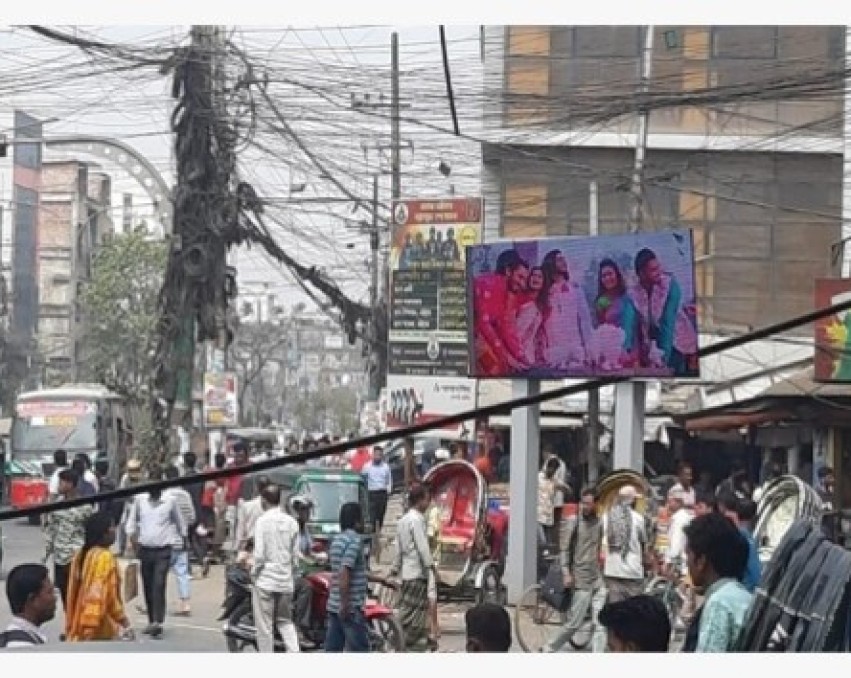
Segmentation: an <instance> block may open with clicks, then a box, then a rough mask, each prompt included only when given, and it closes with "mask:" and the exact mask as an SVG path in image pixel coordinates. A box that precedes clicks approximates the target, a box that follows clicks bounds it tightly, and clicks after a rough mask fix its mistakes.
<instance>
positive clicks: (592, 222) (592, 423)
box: [588, 181, 600, 484]
mask: <svg viewBox="0 0 851 678" xmlns="http://www.w3.org/2000/svg"><path fill="white" fill-rule="evenodd" d="M598 207H599V203H598V197H597V182H596V181H592V182H591V183H590V184H589V186H588V215H589V219H588V234H589V235H592V236H595V235H599V234H600V220H599V210H598ZM599 475H600V389H599V388H592V389H590V390H589V391H588V482H589V483H592V484H594V483H596V482H597V478H598V476H599Z"/></svg>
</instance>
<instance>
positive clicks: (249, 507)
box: [236, 475, 272, 551]
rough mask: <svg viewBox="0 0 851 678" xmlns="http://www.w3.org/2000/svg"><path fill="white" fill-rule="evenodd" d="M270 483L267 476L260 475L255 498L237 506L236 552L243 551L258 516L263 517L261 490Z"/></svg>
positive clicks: (251, 534) (252, 532) (252, 534)
mask: <svg viewBox="0 0 851 678" xmlns="http://www.w3.org/2000/svg"><path fill="white" fill-rule="evenodd" d="M271 484H272V481H271V480H270V479H269V476H267V475H262V476H260V477H259V478H257V496H256V497H254V498H253V499H250V500H248V501H244V502H242V503H241V504H240V506H239V516H238V518H237V521H236V527H237V529H236V548H237V551H244V550H245V545H246V544H247V543H248V540H249V539H251V538H252V537H253V536H254V528H255V527H256V525H257V521H258V519H259V518H260V516H262V515H263V510H264V509H263V490H265V489H266V488H267V487H269V485H271Z"/></svg>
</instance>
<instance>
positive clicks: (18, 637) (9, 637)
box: [0, 629, 44, 648]
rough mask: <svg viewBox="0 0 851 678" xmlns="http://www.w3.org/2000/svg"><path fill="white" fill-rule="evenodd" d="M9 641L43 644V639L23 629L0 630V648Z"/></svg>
mask: <svg viewBox="0 0 851 678" xmlns="http://www.w3.org/2000/svg"><path fill="white" fill-rule="evenodd" d="M9 643H28V644H30V645H44V641H43V640H42V639H41V638H39V637H38V636H34V635H33V634H32V633H30V632H29V631H24V630H23V629H9V630H8V631H3V632H0V648H5V647H6V646H7V645H8V644H9Z"/></svg>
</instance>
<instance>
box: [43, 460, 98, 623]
mask: <svg viewBox="0 0 851 678" xmlns="http://www.w3.org/2000/svg"><path fill="white" fill-rule="evenodd" d="M78 483H79V477H78V476H77V473H76V472H75V471H72V470H71V469H63V470H62V471H60V472H59V484H58V487H57V493H58V498H61V499H77V497H79V494H78V490H77V484H78ZM92 513H94V507H92V506H89V505H85V506H75V507H74V508H68V509H63V510H61V511H53V512H52V513H48V514H47V517H46V518H45V521H44V533H45V544H44V562H45V563H46V562H47V561H48V559H49V558H51V557H52V558H53V581H54V582H55V583H56V588H58V589H59V594H60V595H61V597H62V609H65V603H66V601H67V598H68V573H69V571H70V569H71V561H72V560H73V559H74V554H75V553H77V551H78V550H80V549H81V548H82V547H83V542H84V541H85V538H86V530H85V524H86V520H87V519H88V517H89V516H90V515H92Z"/></svg>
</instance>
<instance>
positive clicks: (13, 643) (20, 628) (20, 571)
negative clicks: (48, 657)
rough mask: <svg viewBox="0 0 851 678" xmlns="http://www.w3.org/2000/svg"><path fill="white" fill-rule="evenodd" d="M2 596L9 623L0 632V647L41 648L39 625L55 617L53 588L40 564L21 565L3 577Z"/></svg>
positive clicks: (41, 639)
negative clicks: (7, 604)
mask: <svg viewBox="0 0 851 678" xmlns="http://www.w3.org/2000/svg"><path fill="white" fill-rule="evenodd" d="M6 596H7V597H8V599H9V609H10V610H11V612H12V614H13V615H14V616H13V617H12V621H11V622H9V625H8V626H7V627H6V630H5V631H4V632H2V633H0V648H2V647H8V648H10V649H11V648H16V647H31V646H33V645H44V644H45V643H47V637H46V636H45V635H44V634H43V633H42V632H41V626H42V625H44V624H46V623H47V622H49V621H50V620H51V619H53V617H54V616H55V615H56V589H55V587H54V586H53V582H52V581H51V580H50V573H49V572H48V571H47V568H46V567H45V566H44V565H40V564H37V563H25V564H23V565H18V566H16V567H13V568H12V569H11V570H10V571H9V574H8V575H6Z"/></svg>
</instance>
